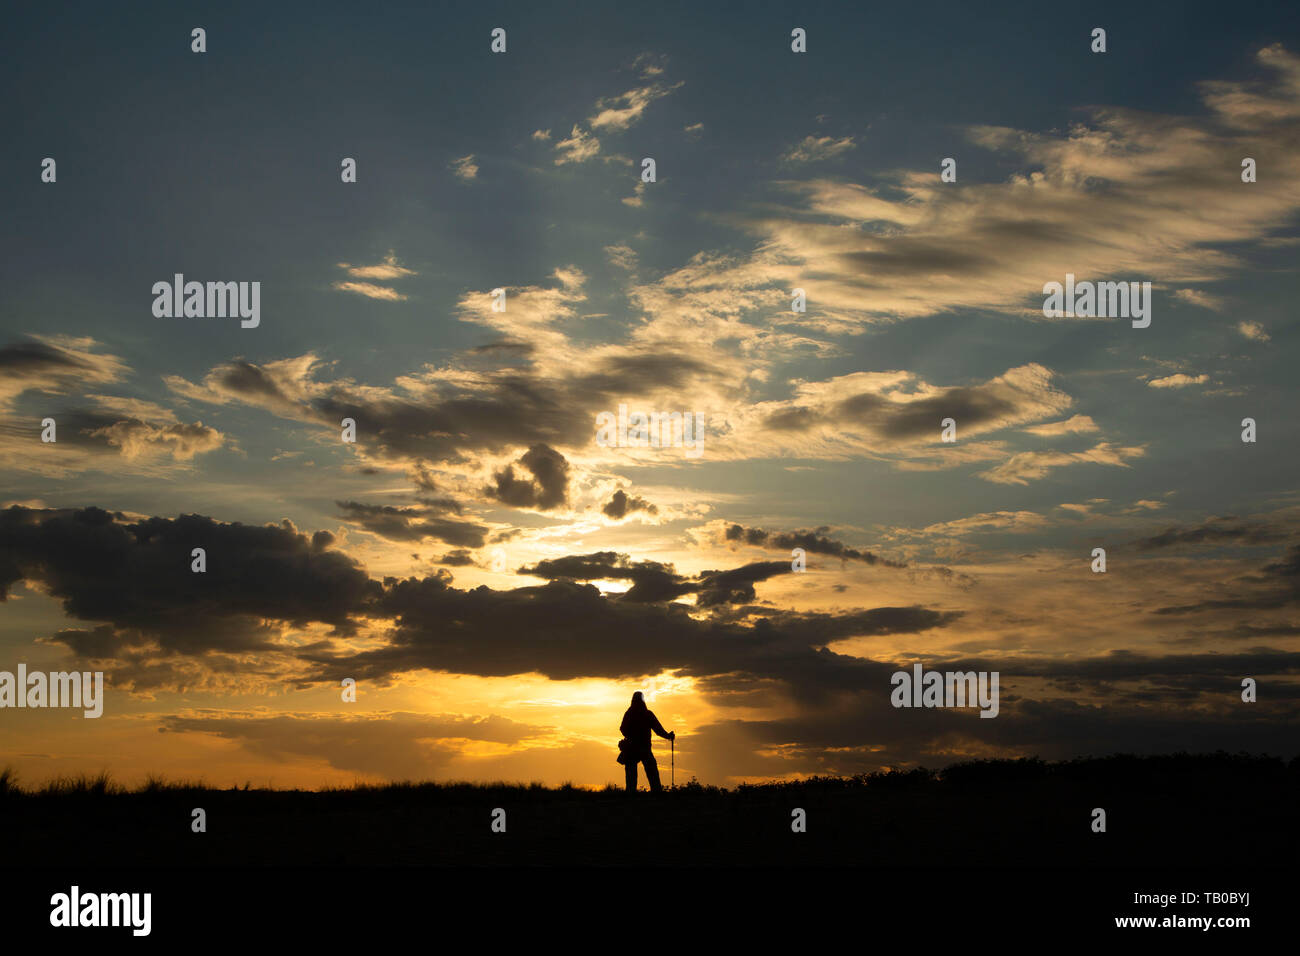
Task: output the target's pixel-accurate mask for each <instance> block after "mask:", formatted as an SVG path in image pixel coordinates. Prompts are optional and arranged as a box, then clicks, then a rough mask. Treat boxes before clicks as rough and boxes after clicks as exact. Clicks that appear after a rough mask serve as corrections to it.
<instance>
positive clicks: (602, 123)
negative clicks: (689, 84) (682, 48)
mask: <svg viewBox="0 0 1300 956" xmlns="http://www.w3.org/2000/svg"><path fill="white" fill-rule="evenodd" d="M681 86H682V83H681V82H677V83H675V84H673V85H672V86H669V85H667V84H665V83H650V84H648V85H646V86H641V87H637V88H635V89H631V90H628V91H627V92H626V93H620V94H619V95H618V96H610V97H604V98H602V99H600V100H598V101H597V102H596V112H595V114H594V115H593V116H592V117H591V118H590V119H589V120H588V121H587V122H588V124H589V125H590V126H591V128H592V129H600V130H610V131H619V130H625V129H628V128H630V127H631V126H633V125H635V124H636V123H637V122H639V121H640V119H641V116H642V114H644V113H645V110H646V107H648V106H649V105H650V104H651V103H653V102H654V101H655V100H658V99H662V98H663V97H665V96H667V95H668V94H669V93H671V92H673V91H674V90H676V89H678V88H680V87H681ZM574 130H575V131H576V130H577V127H576V126H575V127H574Z"/></svg>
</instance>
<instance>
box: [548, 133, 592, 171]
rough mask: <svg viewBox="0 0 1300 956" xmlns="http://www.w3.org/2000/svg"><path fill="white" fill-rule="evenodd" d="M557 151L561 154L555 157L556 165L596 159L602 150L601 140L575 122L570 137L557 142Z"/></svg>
mask: <svg viewBox="0 0 1300 956" xmlns="http://www.w3.org/2000/svg"><path fill="white" fill-rule="evenodd" d="M555 151H556V152H557V153H559V154H560V155H558V156H556V157H555V165H556V166H563V165H565V164H566V163H585V162H586V161H587V160H589V159H594V158H595V156H596V154H597V153H599V152H600V140H598V139H596V137H595V136H592V135H591V134H590V133H588V132H586V131H585V130H583V129H582V128H581V127H580V126H578V124H577V123H574V124H573V131H572V132H570V133H569V138H568V139H562V140H560V141H559V142H557V143H556V144H555Z"/></svg>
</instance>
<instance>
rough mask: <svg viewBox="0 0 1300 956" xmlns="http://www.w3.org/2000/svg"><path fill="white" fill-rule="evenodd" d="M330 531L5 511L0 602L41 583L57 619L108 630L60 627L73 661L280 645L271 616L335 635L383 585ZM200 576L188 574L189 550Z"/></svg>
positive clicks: (349, 626) (346, 629)
mask: <svg viewBox="0 0 1300 956" xmlns="http://www.w3.org/2000/svg"><path fill="white" fill-rule="evenodd" d="M332 540H333V539H332V536H331V535H329V534H327V533H317V534H316V535H313V536H308V535H305V534H299V533H298V531H297V529H296V528H294V526H293V525H292V523H290V522H288V521H284V522H282V523H281V524H279V525H264V526H256V525H243V524H239V523H233V524H225V523H222V522H219V521H214V520H213V519H211V518H206V517H203V516H201V515H181V516H179V517H177V518H144V519H140V520H131V519H129V518H126V517H125V516H123V515H121V514H118V513H112V512H108V511H104V510H102V509H100V508H93V507H92V508H82V509H75V510H74V509H32V508H25V507H19V506H14V507H10V508H7V509H4V510H3V511H0V598H5V599H7V598H8V596H9V595H10V593H11V589H12V587H13V585H14V584H15V583H17V582H18V581H28V582H36V583H38V584H40V585H41V586H42V587H43V588H44V589H45V590H46V591H47V592H48V593H49V594H50V596H51V597H53V598H54V599H55V600H57V601H59V602H60V603H61V604H62V606H63V610H64V612H65V613H66V614H67V615H68V616H69V617H72V618H76V619H78V620H82V621H94V622H101V623H103V624H105V625H107V627H103V628H97V629H95V630H93V631H62V632H60V634H59V635H58V640H59V641H60V642H61V643H64V644H66V645H67V646H69V647H71V648H72V649H73V650H75V651H77V652H78V653H79V654H82V655H84V656H88V657H94V658H110V657H114V656H118V655H121V654H124V653H125V652H129V651H130V650H131V649H132V648H136V649H140V648H143V647H147V646H154V647H155V648H156V650H155V651H154V654H155V656H157V655H158V654H161V655H163V656H166V655H168V654H187V655H202V654H205V653H208V652H210V651H220V652H226V653H233V652H246V651H274V650H276V649H283V648H282V646H281V645H280V644H279V635H278V632H277V630H276V629H275V628H272V627H270V626H268V623H267V622H269V621H279V622H286V623H293V624H298V625H306V624H308V623H310V622H323V623H326V624H329V625H331V626H332V627H333V628H335V629H336V630H337V631H338V632H340V633H350V632H351V631H352V630H353V628H354V620H353V618H354V615H356V614H358V613H362V612H364V610H365V608H366V606H367V604H368V602H370V601H372V600H373V599H375V598H377V597H378V596H379V594H380V590H381V589H380V587H379V585H378V584H377V583H376V582H373V581H371V580H370V578H369V576H368V575H367V574H366V573H365V571H364V570H362V569H361V567H360V566H359V565H357V563H356V562H354V561H353V560H352V559H351V558H349V557H347V556H346V555H344V554H342V553H341V552H338V551H334V550H331V549H330V544H331V543H332ZM194 548H203V549H204V550H205V552H206V563H207V570H206V571H205V572H204V573H195V572H193V571H191V562H192V560H193V557H192V554H191V552H192V549H194Z"/></svg>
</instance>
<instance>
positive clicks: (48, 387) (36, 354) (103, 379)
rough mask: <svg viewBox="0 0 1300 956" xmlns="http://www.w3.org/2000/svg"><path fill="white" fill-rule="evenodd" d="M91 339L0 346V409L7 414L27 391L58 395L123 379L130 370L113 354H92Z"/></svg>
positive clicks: (93, 344)
mask: <svg viewBox="0 0 1300 956" xmlns="http://www.w3.org/2000/svg"><path fill="white" fill-rule="evenodd" d="M98 346H99V343H98V342H96V341H95V340H94V339H92V338H84V337H83V338H76V337H73V336H66V335H52V336H31V338H30V340H29V341H26V342H12V343H10V344H8V345H5V346H0V410H4V411H8V410H10V409H11V408H12V407H13V403H14V400H15V399H16V398H17V397H18V396H19V395H21V394H22V393H23V392H26V391H38V392H45V393H49V394H58V393H61V392H67V391H70V390H73V389H80V388H84V387H85V386H86V385H92V384H94V385H102V384H107V383H110V382H117V381H120V380H121V379H123V378H125V377H126V375H127V373H128V372H129V371H130V370H129V369H128V368H127V366H126V363H125V362H123V361H122V360H121V359H120V358H118V357H117V356H115V355H107V354H101V353H96V352H92V351H91V350H92V349H95V348H97V347H98Z"/></svg>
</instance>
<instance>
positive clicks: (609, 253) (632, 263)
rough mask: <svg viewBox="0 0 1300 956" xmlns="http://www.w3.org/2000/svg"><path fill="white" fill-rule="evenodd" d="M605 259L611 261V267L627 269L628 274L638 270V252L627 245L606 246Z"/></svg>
mask: <svg viewBox="0 0 1300 956" xmlns="http://www.w3.org/2000/svg"><path fill="white" fill-rule="evenodd" d="M605 257H606V258H607V259H608V260H609V262H610V264H611V265H615V266H618V267H619V268H620V269H626V270H627V271H628V272H633V271H635V270H636V264H637V254H636V250H635V249H633V248H632V247H631V246H629V245H627V244H626V243H618V244H617V245H613V246H606V247H605Z"/></svg>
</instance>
